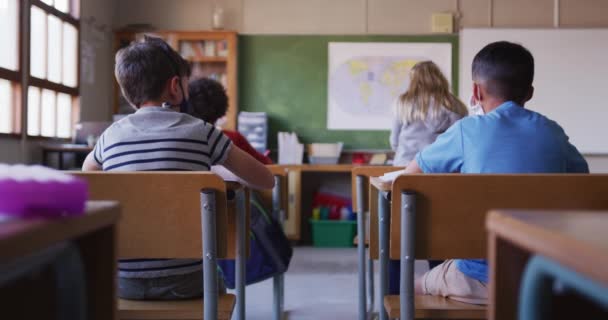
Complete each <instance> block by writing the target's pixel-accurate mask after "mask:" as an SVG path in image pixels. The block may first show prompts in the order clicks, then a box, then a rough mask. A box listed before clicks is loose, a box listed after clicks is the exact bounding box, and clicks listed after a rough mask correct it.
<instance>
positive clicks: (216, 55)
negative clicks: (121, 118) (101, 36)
mask: <svg viewBox="0 0 608 320" xmlns="http://www.w3.org/2000/svg"><path fill="white" fill-rule="evenodd" d="M143 35H151V36H156V37H160V38H163V39H164V40H165V41H166V42H167V43H168V44H169V45H170V46H171V47H172V48H173V49H175V50H176V51H177V52H179V53H180V54H181V55H182V56H183V57H184V58H185V59H186V60H188V61H189V62H190V64H191V65H192V77H191V79H197V78H201V77H210V78H212V79H215V80H218V81H220V82H221V83H222V84H223V85H224V87H225V88H226V93H227V94H228V104H229V105H228V112H227V114H226V122H225V123H224V124H223V126H222V127H223V128H224V129H228V130H236V118H237V114H238V107H237V106H238V103H237V92H238V91H237V89H238V88H237V33H236V32H234V31H153V32H135V31H117V32H116V33H115V38H114V43H115V44H114V48H115V51H118V50H119V49H120V48H123V47H125V46H127V45H129V44H130V43H131V42H132V41H134V40H136V39H139V38H140V37H141V36H143ZM131 111H132V108H131V107H130V106H129V105H128V103H127V102H126V100H125V99H124V98H123V97H122V95H121V93H120V88H119V87H118V84H117V83H115V98H114V113H115V114H116V113H129V112H131Z"/></svg>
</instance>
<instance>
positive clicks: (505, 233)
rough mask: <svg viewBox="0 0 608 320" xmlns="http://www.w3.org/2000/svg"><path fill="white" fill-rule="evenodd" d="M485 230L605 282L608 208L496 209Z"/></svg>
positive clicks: (607, 276) (607, 278) (607, 256)
mask: <svg viewBox="0 0 608 320" xmlns="http://www.w3.org/2000/svg"><path fill="white" fill-rule="evenodd" d="M486 225H487V228H488V231H489V232H491V233H494V234H495V235H497V236H498V237H500V238H502V239H506V240H509V241H510V242H512V243H515V244H516V245H517V246H519V247H522V248H524V249H526V250H527V251H529V252H531V253H534V254H541V255H544V256H546V257H548V258H551V259H553V260H555V261H557V262H559V263H561V264H563V265H565V266H567V267H569V268H572V269H574V270H576V271H578V272H580V273H583V274H586V275H587V276H590V277H592V278H594V279H595V280H596V281H601V282H603V283H604V284H607V285H608V273H606V272H605V270H607V269H608V232H606V230H608V211H553V210H547V211H538V210H531V211H526V210H497V211H492V212H490V214H489V215H488V218H487V221H486Z"/></svg>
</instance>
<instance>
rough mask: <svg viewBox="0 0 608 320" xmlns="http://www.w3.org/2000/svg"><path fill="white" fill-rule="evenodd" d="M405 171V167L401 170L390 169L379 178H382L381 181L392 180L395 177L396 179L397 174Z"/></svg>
mask: <svg viewBox="0 0 608 320" xmlns="http://www.w3.org/2000/svg"><path fill="white" fill-rule="evenodd" d="M404 173H405V169H403V170H397V171H391V172H387V173H385V174H384V175H382V176H380V177H379V178H380V180H382V182H393V181H395V179H397V177H398V176H400V175H402V174H404Z"/></svg>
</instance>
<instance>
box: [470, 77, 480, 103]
mask: <svg viewBox="0 0 608 320" xmlns="http://www.w3.org/2000/svg"><path fill="white" fill-rule="evenodd" d="M473 99H475V101H472V102H473V103H476V102H481V85H479V84H478V83H475V82H473Z"/></svg>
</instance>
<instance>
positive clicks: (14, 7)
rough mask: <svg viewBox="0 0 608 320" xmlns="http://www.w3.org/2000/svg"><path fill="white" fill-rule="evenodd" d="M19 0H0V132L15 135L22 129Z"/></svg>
mask: <svg viewBox="0 0 608 320" xmlns="http://www.w3.org/2000/svg"><path fill="white" fill-rule="evenodd" d="M19 5H20V1H19V0H0V39H2V42H3V45H2V50H0V133H8V134H11V133H12V134H16V133H19V131H20V126H21V109H20V105H19V100H20V99H19V97H20V90H19V88H20V85H19V83H20V82H21V74H20V72H19V68H20V66H19Z"/></svg>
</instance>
